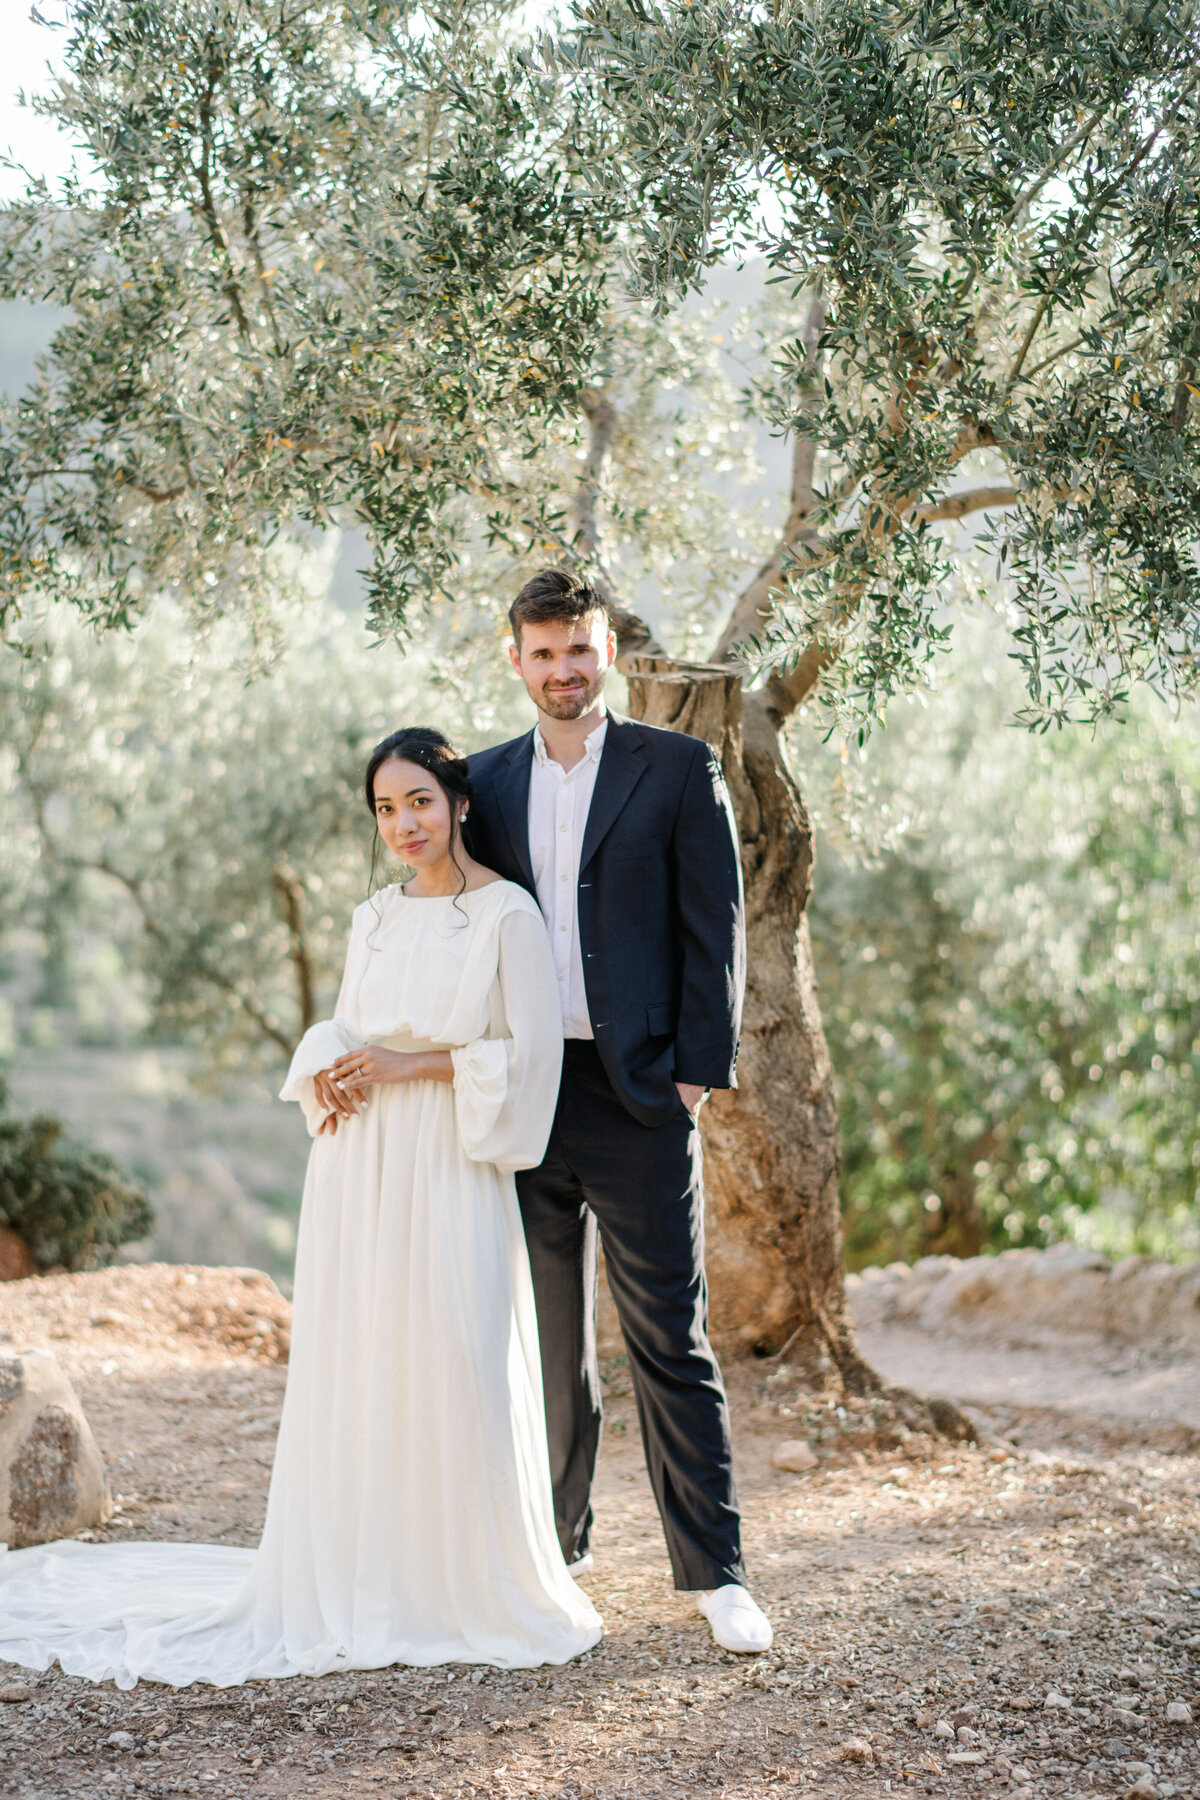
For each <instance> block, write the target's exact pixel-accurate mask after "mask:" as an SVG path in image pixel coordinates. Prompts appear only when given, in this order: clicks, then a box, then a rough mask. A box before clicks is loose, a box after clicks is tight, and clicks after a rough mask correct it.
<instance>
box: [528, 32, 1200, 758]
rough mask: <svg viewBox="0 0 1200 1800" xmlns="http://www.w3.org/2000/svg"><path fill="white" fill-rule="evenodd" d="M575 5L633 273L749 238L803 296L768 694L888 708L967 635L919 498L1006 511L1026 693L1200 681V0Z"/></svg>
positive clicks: (656, 288)
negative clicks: (626, 220) (945, 603)
mask: <svg viewBox="0 0 1200 1800" xmlns="http://www.w3.org/2000/svg"><path fill="white" fill-rule="evenodd" d="M577 14H578V20H579V26H578V29H577V31H576V32H575V34H574V35H573V36H568V37H566V38H565V39H564V40H563V41H562V42H560V43H559V45H558V46H557V49H556V52H555V54H556V57H557V62H558V65H559V66H560V67H562V68H564V69H567V70H570V71H571V72H572V74H573V77H574V80H575V82H576V84H577V86H578V87H580V88H582V89H585V90H588V91H590V92H591V93H592V94H593V95H594V98H595V103H596V105H597V106H598V107H600V108H601V109H602V110H603V111H604V112H605V114H606V116H607V117H608V119H609V120H610V124H611V129H612V131H613V136H614V146H615V147H614V152H613V154H612V155H611V156H609V157H608V158H606V159H605V160H604V161H603V162H601V163H600V164H598V165H597V169H596V180H597V183H598V184H599V185H601V186H606V191H607V195H608V201H609V204H610V205H611V206H612V207H613V208H614V209H616V208H620V207H627V208H628V212H629V217H630V241H631V253H632V256H633V259H634V264H635V267H636V270H637V274H638V277H639V279H640V280H641V282H642V284H643V286H644V288H645V289H646V290H647V291H649V292H652V293H655V294H658V295H663V296H669V295H670V294H672V293H673V292H676V291H678V290H679V289H680V288H686V287H688V286H694V285H698V284H699V283H700V282H701V281H702V279H703V274H704V271H705V269H706V268H707V267H709V266H710V265H712V264H713V263H714V262H716V261H717V260H719V259H720V258H722V257H727V256H729V255H730V254H733V253H736V252H737V251H738V250H739V249H741V248H744V247H745V246H747V245H754V246H756V247H757V248H758V249H759V251H760V252H761V253H763V254H765V255H766V256H768V257H769V259H770V262H771V264H772V265H773V268H774V271H775V274H776V277H777V279H778V281H779V283H780V284H781V292H782V293H783V294H784V295H785V296H786V298H787V300H788V301H789V302H790V304H791V309H792V319H791V326H790V330H789V331H788V332H787V333H785V334H784V336H783V337H782V339H781V341H780V342H779V343H778V344H777V346H776V351H775V366H774V369H773V371H772V373H771V374H770V376H769V378H768V379H766V380H763V381H762V382H760V383H759V384H757V393H756V404H757V406H758V408H759V409H760V411H761V414H762V416H764V417H766V418H767V419H770V420H771V421H773V422H774V423H775V424H776V425H777V426H778V427H780V428H783V429H786V430H788V431H791V432H795V433H796V434H798V436H799V437H800V438H801V439H802V440H807V441H809V442H811V443H812V444H813V445H814V446H815V449H816V470H815V482H814V487H813V492H812V494H811V495H805V496H802V497H801V498H802V501H803V504H802V508H801V511H800V514H799V515H798V516H797V518H796V520H795V527H794V530H793V534H792V537H791V540H790V544H789V550H790V562H791V572H790V586H791V594H790V597H789V598H787V599H786V600H784V601H783V602H782V603H781V604H780V605H779V606H778V607H777V608H775V611H774V616H773V617H768V618H766V619H760V621H759V623H758V624H757V625H755V627H754V629H755V631H756V632H757V633H758V636H759V638H760V639H761V641H760V642H759V643H758V645H757V651H758V660H760V661H761V662H765V663H766V664H767V665H768V666H770V667H773V668H775V669H776V671H777V675H778V679H777V680H776V682H775V684H774V693H775V695H776V696H777V700H778V710H779V711H780V713H781V714H782V715H783V716H786V714H787V712H788V711H789V710H790V708H789V704H788V702H789V698H790V699H791V702H792V704H794V703H795V698H796V690H795V686H794V683H793V684H792V685H791V686H789V680H788V674H789V672H790V671H793V670H794V669H799V670H801V671H802V672H803V671H804V670H805V667H806V664H812V663H814V662H815V664H816V665H817V666H819V667H820V668H822V669H825V670H829V665H831V664H837V665H838V668H837V669H836V671H830V672H829V673H827V675H826V680H827V683H828V684H829V686H830V691H831V692H834V691H836V690H837V689H839V688H840V691H841V695H842V697H843V698H844V699H845V700H846V701H848V702H849V703H851V704H852V705H853V706H854V707H855V708H856V709H857V710H858V712H859V714H860V716H865V717H867V718H869V717H870V716H871V715H872V714H873V713H875V712H878V711H879V710H881V709H882V707H883V705H884V704H885V702H886V700H887V698H888V696H889V695H890V694H892V693H894V692H897V691H900V690H903V689H904V688H906V687H909V686H911V685H913V684H914V683H917V682H919V680H920V679H921V678H922V671H923V669H924V667H925V665H926V664H927V662H928V660H929V658H930V657H931V656H932V655H933V654H934V653H935V652H936V651H937V650H938V649H940V648H942V647H944V645H945V642H946V637H947V621H946V618H945V616H944V614H943V613H942V612H941V611H940V594H939V587H940V578H941V575H942V574H943V572H944V570H945V567H946V564H945V555H944V549H943V547H942V546H941V545H940V543H939V541H938V534H937V533H936V532H935V531H933V530H932V529H931V526H933V525H934V524H936V523H937V522H938V521H939V520H941V519H945V518H947V517H959V516H962V515H963V514H965V513H967V512H973V511H983V512H984V513H985V516H986V515H987V513H988V512H989V510H990V511H991V512H992V514H993V515H994V517H993V522H992V525H991V529H990V539H991V541H992V542H993V544H994V545H995V547H996V549H997V552H998V556H999V560H1000V563H1001V565H1002V566H1003V567H1004V568H1006V570H1007V572H1008V575H1009V577H1010V578H1011V581H1012V584H1013V592H1014V595H1015V599H1016V603H1017V608H1018V611H1017V614H1016V617H1015V619H1014V621H1013V628H1012V639H1013V649H1014V652H1015V654H1016V655H1017V656H1018V658H1019V660H1020V661H1021V663H1022V664H1023V666H1024V669H1025V674H1026V682H1027V688H1028V695H1027V700H1026V706H1025V709H1024V716H1025V718H1026V720H1027V722H1028V723H1030V724H1032V725H1041V726H1045V725H1046V724H1048V723H1050V722H1052V721H1059V722H1062V721H1063V720H1065V719H1067V718H1069V717H1083V718H1093V717H1096V716H1100V715H1104V714H1106V713H1108V712H1111V711H1113V710H1115V709H1119V708H1121V707H1122V706H1123V704H1124V702H1125V699H1126V696H1127V695H1128V693H1129V691H1130V688H1131V684H1132V683H1134V682H1136V681H1145V682H1148V683H1149V684H1151V685H1152V686H1155V687H1157V688H1158V689H1159V690H1160V691H1162V692H1164V693H1178V692H1187V691H1190V690H1192V689H1194V687H1195V684H1196V679H1197V669H1198V661H1197V651H1198V648H1200V604H1198V602H1200V583H1198V576H1197V552H1198V550H1200V404H1198V402H1200V374H1198V366H1200V231H1198V230H1197V217H1198V200H1200V29H1198V15H1197V11H1196V8H1195V6H1194V5H1193V4H1192V0H1151V3H1150V4H1147V5H1137V6H1132V5H1130V4H1128V0H1066V3H1063V4H1047V3H1046V0H984V3H983V4H976V3H975V0H972V3H971V4H969V5H967V4H963V0H920V3H919V4H913V3H910V0H786V3H784V4H780V5H777V6H773V7H772V8H770V9H765V8H763V7H762V6H761V5H759V4H757V0H695V3H694V4H693V3H691V0H688V3H684V0H662V3H660V4H655V5H647V4H644V0H579V4H578V6H577ZM967 476H969V477H970V478H971V479H972V480H973V482H974V483H975V484H977V485H974V486H971V487H969V488H967V489H963V490H958V492H959V494H960V495H962V494H965V495H966V500H965V501H963V500H962V499H961V498H960V499H957V500H955V502H954V504H953V505H948V503H947V497H948V494H949V491H950V489H951V485H952V483H953V482H955V481H956V480H958V479H960V478H962V477H967ZM956 507H957V508H958V510H955V508H956ZM1006 509H1007V510H1006ZM743 635H745V634H743ZM806 679H807V680H808V683H809V686H811V673H810V674H809V675H808V677H806ZM807 691H808V688H806V687H803V686H802V687H801V689H800V690H799V693H800V698H805V697H807Z"/></svg>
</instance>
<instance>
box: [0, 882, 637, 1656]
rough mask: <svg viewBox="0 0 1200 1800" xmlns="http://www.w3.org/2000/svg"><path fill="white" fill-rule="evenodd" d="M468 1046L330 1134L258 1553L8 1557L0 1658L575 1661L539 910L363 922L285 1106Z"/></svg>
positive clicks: (2, 1566) (317, 1116) (578, 1616)
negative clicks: (539, 1311) (549, 1287)
mask: <svg viewBox="0 0 1200 1800" xmlns="http://www.w3.org/2000/svg"><path fill="white" fill-rule="evenodd" d="M364 1042H369V1043H374V1044H383V1045H386V1046H388V1047H390V1048H393V1049H400V1050H408V1049H429V1048H438V1049H448V1050H450V1052H451V1055H452V1057H453V1062H454V1082H453V1084H452V1085H451V1084H449V1083H446V1082H434V1081H421V1082H412V1083H408V1084H404V1085H393V1086H383V1087H377V1088H373V1089H372V1090H371V1091H370V1098H369V1101H368V1104H367V1107H366V1109H365V1111H364V1112H363V1113H361V1114H360V1116H359V1117H358V1118H356V1119H354V1120H351V1121H349V1122H346V1121H343V1122H342V1123H341V1124H339V1127H338V1130H337V1132H336V1134H334V1135H333V1136H329V1135H325V1136H321V1137H318V1138H316V1141H315V1143H314V1144H313V1149H312V1155H311V1158H310V1161H309V1167H308V1177H307V1181H306V1183H305V1188H304V1201H303V1206H302V1209H301V1214H300V1232H299V1243H298V1247H297V1255H296V1292H295V1312H294V1320H293V1336H292V1356H291V1365H290V1368H289V1371H288V1382H287V1392H286V1395H285V1398H284V1404H283V1417H282V1421H281V1424H280V1429H279V1443H278V1448H277V1450H276V1454H275V1466H274V1470H273V1472H272V1476H271V1486H270V1493H269V1496H268V1500H267V1516H266V1523H265V1525H264V1527H263V1534H262V1540H261V1542H260V1544H259V1547H258V1549H257V1550H242V1549H229V1548H223V1547H221V1546H219V1545H212V1544H156V1543H140V1544H139V1543H132V1544H82V1543H78V1542H76V1541H74V1540H65V1541H63V1542H60V1543H55V1544H48V1545H44V1546H40V1547H37V1548H33V1549H27V1550H15V1551H8V1552H7V1553H5V1554H3V1555H0V1658H2V1659H5V1660H7V1661H10V1662H15V1663H20V1664H23V1665H24V1666H25V1667H26V1668H33V1669H44V1668H47V1667H48V1666H49V1665H50V1664H51V1663H52V1662H54V1661H57V1662H58V1663H60V1664H61V1666H62V1668H63V1669H64V1670H65V1671H66V1672H67V1673H68V1674H71V1675H83V1676H87V1677H90V1678H91V1679H92V1680H94V1681H100V1680H105V1679H112V1680H113V1681H115V1682H116V1683H117V1685H118V1686H119V1687H131V1686H132V1685H133V1684H134V1683H135V1682H136V1681H137V1680H139V1678H142V1679H148V1680H154V1681H162V1682H169V1683H171V1684H173V1685H175V1686H184V1685H185V1684H187V1683H189V1682H194V1681H203V1682H211V1683H213V1684H214V1685H216V1686H218V1687H225V1686H234V1685H237V1684H239V1683H241V1682H244V1681H248V1680H250V1679H251V1678H253V1677H263V1676H286V1675H320V1674H324V1673H326V1672H328V1671H330V1670H334V1669H371V1668H382V1667H386V1666H387V1665H389V1664H391V1663H411V1664H418V1665H429V1664H433V1663H443V1662H473V1663H491V1664H495V1665H498V1666H500V1667H504V1668H511V1667H528V1666H531V1665H534V1664H538V1663H547V1662H549V1663H561V1662H566V1661H567V1660H568V1659H569V1658H571V1657H573V1656H577V1655H579V1654H580V1652H582V1651H584V1650H586V1649H588V1647H589V1646H590V1645H592V1644H594V1643H595V1642H596V1641H597V1639H598V1638H599V1636H600V1629H601V1622H600V1619H599V1616H598V1615H597V1613H596V1612H595V1611H594V1609H593V1608H592V1606H591V1604H590V1602H589V1601H588V1599H587V1597H586V1596H585V1595H584V1594H582V1593H581V1592H580V1590H579V1588H578V1587H577V1586H576V1584H575V1582H574V1581H573V1580H572V1578H571V1576H570V1575H569V1574H568V1572H567V1569H566V1567H565V1565H564V1563H563V1559H562V1553H561V1551H560V1550H559V1546H558V1540H557V1538H556V1535H555V1530H554V1519H553V1502H552V1498H551V1491H550V1472H549V1458H548V1454H547V1448H546V1429H545V1421H544V1416H543V1411H542V1383H541V1368H540V1363H539V1357H538V1342H537V1324H536V1320H535V1316H534V1309H533V1289H532V1285H531V1282H530V1275H529V1261H528V1257H527V1254H526V1249H525V1240H524V1237H523V1235H522V1231H521V1220H520V1214H519V1212H518V1209H517V1200H516V1192H515V1188H514V1185H513V1177H512V1171H513V1170H514V1169H520V1168H525V1167H529V1166H532V1165H534V1164H536V1163H537V1162H538V1161H540V1159H541V1156H542V1153H543V1151H544V1149H545V1145H546V1140H547V1137H548V1135H549V1131H550V1124H551V1119H552V1116H553V1112H554V1106H555V1100H556V1096H557V1089H558V1068H559V1060H560V1058H561V1054H562V1042H561V1021H560V1013H559V1004H558V997H557V991H556V985H555V978H554V968H553V960H552V957H551V952H550V947H549V943H548V941H547V937H546V928H545V925H544V924H543V922H542V917H541V914H540V913H539V912H538V909H537V906H536V905H535V903H534V902H533V900H531V899H530V897H529V895H528V894H526V893H525V892H524V891H523V890H522V889H520V888H518V887H516V886H514V885H513V884H512V883H511V882H507V881H498V882H494V883H492V884H491V885H489V886H487V887H483V888H479V889H477V890H476V891H475V892H473V893H469V894H465V895H463V896H462V897H461V898H460V899H458V900H457V901H455V900H452V899H433V900H421V899H417V898H415V897H412V898H410V897H409V896H407V895H405V894H404V893H402V892H401V890H400V889H399V888H398V887H393V888H389V889H387V890H385V892H383V893H382V894H380V895H378V896H377V897H376V898H375V899H374V900H372V901H369V902H367V903H366V904H364V905H363V906H360V907H359V908H358V910H357V912H356V913H355V915H354V926H353V930H352V933H351V939H350V948H349V951H348V954H347V959H346V973H345V977H344V979H343V982H342V989H341V994H340V996H339V1000H338V1009H337V1017H336V1019H334V1020H332V1021H327V1022H325V1023H323V1024H319V1025H314V1026H313V1027H312V1029H311V1030H310V1031H309V1032H308V1033H307V1034H306V1036H305V1037H304V1039H303V1041H302V1042H301V1044H300V1046H299V1048H298V1050H297V1052H296V1055H295V1058H294V1060H293V1063H292V1067H291V1071H290V1073H289V1075H288V1080H287V1083H286V1085H285V1087H284V1089H283V1098H285V1099H293V1100H299V1101H300V1103H301V1105H302V1106H303V1107H304V1110H305V1113H306V1115H307V1117H308V1120H309V1128H310V1130H311V1131H313V1132H315V1130H316V1127H317V1125H319V1123H320V1121H321V1117H322V1114H321V1112H320V1109H319V1107H318V1105H317V1102H316V1097H315V1093H314V1090H313V1082H312V1077H313V1075H314V1074H315V1073H316V1071H317V1070H319V1069H323V1068H327V1067H328V1066H329V1064H330V1063H331V1062H332V1061H333V1059H334V1058H335V1057H336V1056H339V1055H341V1054H342V1052H343V1051H344V1050H346V1049H348V1048H354V1047H357V1046H358V1045H359V1044H361V1043H364Z"/></svg>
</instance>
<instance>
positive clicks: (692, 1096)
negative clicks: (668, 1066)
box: [675, 1081, 708, 1119]
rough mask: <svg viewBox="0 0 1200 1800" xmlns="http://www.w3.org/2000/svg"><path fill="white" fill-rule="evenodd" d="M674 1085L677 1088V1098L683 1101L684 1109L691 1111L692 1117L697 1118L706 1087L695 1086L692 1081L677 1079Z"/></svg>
mask: <svg viewBox="0 0 1200 1800" xmlns="http://www.w3.org/2000/svg"><path fill="white" fill-rule="evenodd" d="M675 1086H676V1088H677V1089H678V1090H679V1098H680V1099H681V1100H682V1101H683V1104H684V1107H685V1109H686V1110H687V1111H688V1112H690V1113H691V1115H692V1117H693V1119H696V1118H699V1116H700V1108H701V1107H702V1106H703V1104H704V1097H705V1095H706V1094H707V1093H708V1089H707V1088H706V1087H697V1086H696V1084H695V1082H693V1081H677V1082H676V1083H675Z"/></svg>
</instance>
